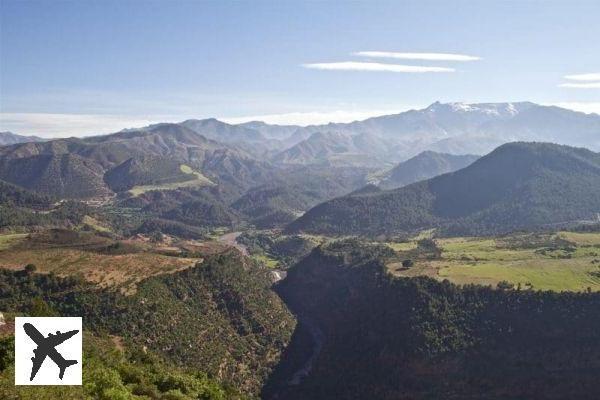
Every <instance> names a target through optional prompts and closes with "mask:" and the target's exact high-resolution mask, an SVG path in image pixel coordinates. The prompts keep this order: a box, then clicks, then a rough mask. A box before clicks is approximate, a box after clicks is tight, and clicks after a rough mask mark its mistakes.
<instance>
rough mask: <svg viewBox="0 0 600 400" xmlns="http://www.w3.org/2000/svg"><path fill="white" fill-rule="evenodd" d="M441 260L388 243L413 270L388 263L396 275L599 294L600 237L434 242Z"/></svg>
mask: <svg viewBox="0 0 600 400" xmlns="http://www.w3.org/2000/svg"><path fill="white" fill-rule="evenodd" d="M436 242H437V245H438V247H439V248H440V249H441V256H440V257H435V258H433V259H428V258H427V257H420V256H419V255H418V251H417V240H414V241H409V242H406V243H396V244H390V247H392V248H393V249H394V250H396V251H397V252H398V254H399V257H400V258H401V259H411V260H413V261H414V266H413V267H410V268H403V267H402V265H401V263H391V264H390V265H389V269H390V271H391V272H392V273H393V274H395V275H398V276H420V275H427V276H430V277H434V278H437V279H440V280H443V279H448V280H450V281H452V282H454V283H458V284H467V283H476V284H483V285H492V286H496V285H497V284H498V283H499V282H502V281H507V282H509V283H510V284H513V285H514V286H515V287H521V288H522V289H528V288H533V289H540V290H554V291H586V290H593V291H600V234H598V233H573V232H559V233H556V234H552V235H550V234H546V235H518V236H510V237H503V238H488V239H481V238H453V239H439V240H437V241H436Z"/></svg>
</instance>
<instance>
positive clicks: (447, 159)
mask: <svg viewBox="0 0 600 400" xmlns="http://www.w3.org/2000/svg"><path fill="white" fill-rule="evenodd" d="M478 158H479V156H475V155H458V156H457V155H453V154H446V153H436V152H434V151H424V152H422V153H420V154H418V155H416V156H414V157H413V158H411V159H409V160H406V161H404V162H401V163H400V164H398V165H396V166H395V167H394V168H392V169H390V170H389V171H385V173H383V174H381V175H380V176H378V177H376V178H374V179H373V182H372V183H376V184H377V186H379V187H381V188H383V189H396V188H399V187H402V186H407V185H410V184H411V183H415V182H418V181H422V180H425V179H429V178H433V177H435V176H438V175H442V174H446V173H448V172H454V171H457V170H459V169H462V168H464V167H466V166H468V165H469V164H472V163H473V162H474V161H475V160H477V159H478Z"/></svg>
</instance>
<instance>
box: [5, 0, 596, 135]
mask: <svg viewBox="0 0 600 400" xmlns="http://www.w3.org/2000/svg"><path fill="white" fill-rule="evenodd" d="M599 19H600V2H598V1H597V0H589V1H479V2H475V1H446V0H444V1H442V0H440V1H394V2H384V1H365V2H360V1H354V2H343V1H332V2H328V1H318V2H316V1H314V2H308V1H303V2H300V1H290V0H288V1H252V2H250V1H239V2H232V1H215V2H211V1H205V2H202V1H142V0H136V1H128V0H120V1H114V2H113V1H109V0H105V1H93V0H85V1H14V0H0V131H4V130H10V131H12V132H15V133H19V134H28V135H30V134H34V135H38V136H43V137H55V136H83V135H90V134H99V133H109V132H114V131H118V130H120V129H123V128H128V127H135V126H144V125H147V124H148V123H153V122H159V121H172V122H175V121H181V120H184V119H187V118H208V117H216V118H219V119H222V120H224V121H227V122H232V123H234V122H235V123H238V122H243V121H248V120H255V119H261V120H265V121H267V122H270V123H279V124H285V123H293V124H302V125H306V124H312V123H324V122H328V121H335V122H344V121H351V120H356V119H364V118H367V117H370V116H374V115H382V114H391V113H397V112H401V111H405V110H407V109H411V108H422V107H426V106H427V105H429V104H430V103H433V102H435V101H442V102H469V103H475V102H508V101H525V100H527V101H533V102H537V103H541V104H554V105H560V106H564V107H567V108H572V109H576V110H579V111H583V112H596V113H600V23H599V22H598V21H599Z"/></svg>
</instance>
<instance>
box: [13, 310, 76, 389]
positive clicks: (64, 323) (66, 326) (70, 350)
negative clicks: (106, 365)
mask: <svg viewBox="0 0 600 400" xmlns="http://www.w3.org/2000/svg"><path fill="white" fill-rule="evenodd" d="M32 327H33V328H34V329H32ZM72 331H77V332H76V333H73V332H72ZM58 332H60V334H58V336H57V333H58ZM69 332H70V333H69ZM82 332H83V331H82V320H81V317H16V318H15V385H81V375H82V364H83V360H82V346H83V334H82ZM28 333H29V335H28ZM67 333H68V334H67ZM30 335H32V336H34V337H35V338H36V339H37V341H38V342H40V343H42V344H43V346H40V347H38V343H36V341H34V340H33V339H32V338H31V337H30ZM48 339H50V340H48ZM60 341H62V343H60V344H57V345H56V346H53V344H54V343H56V342H60ZM47 350H48V351H47ZM53 350H56V351H53ZM36 352H37V353H36ZM44 355H45V357H44ZM33 357H36V358H38V360H36V361H37V362H36V363H37V364H39V359H41V358H43V362H42V364H41V365H40V366H39V370H38V371H37V373H36V374H35V377H34V378H33V380H30V378H31V375H32V369H33V367H34V363H33V361H32V358H33ZM55 361H56V362H58V363H59V364H62V367H63V368H62V370H63V372H62V373H63V377H62V379H60V377H59V376H60V373H61V368H60V367H59V365H58V364H57V363H56V362H55ZM75 362H76V363H75Z"/></svg>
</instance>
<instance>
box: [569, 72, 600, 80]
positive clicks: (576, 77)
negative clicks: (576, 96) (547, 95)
mask: <svg viewBox="0 0 600 400" xmlns="http://www.w3.org/2000/svg"><path fill="white" fill-rule="evenodd" d="M565 79H568V80H570V81H600V72H594V73H591V74H575V75H566V76H565Z"/></svg>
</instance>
